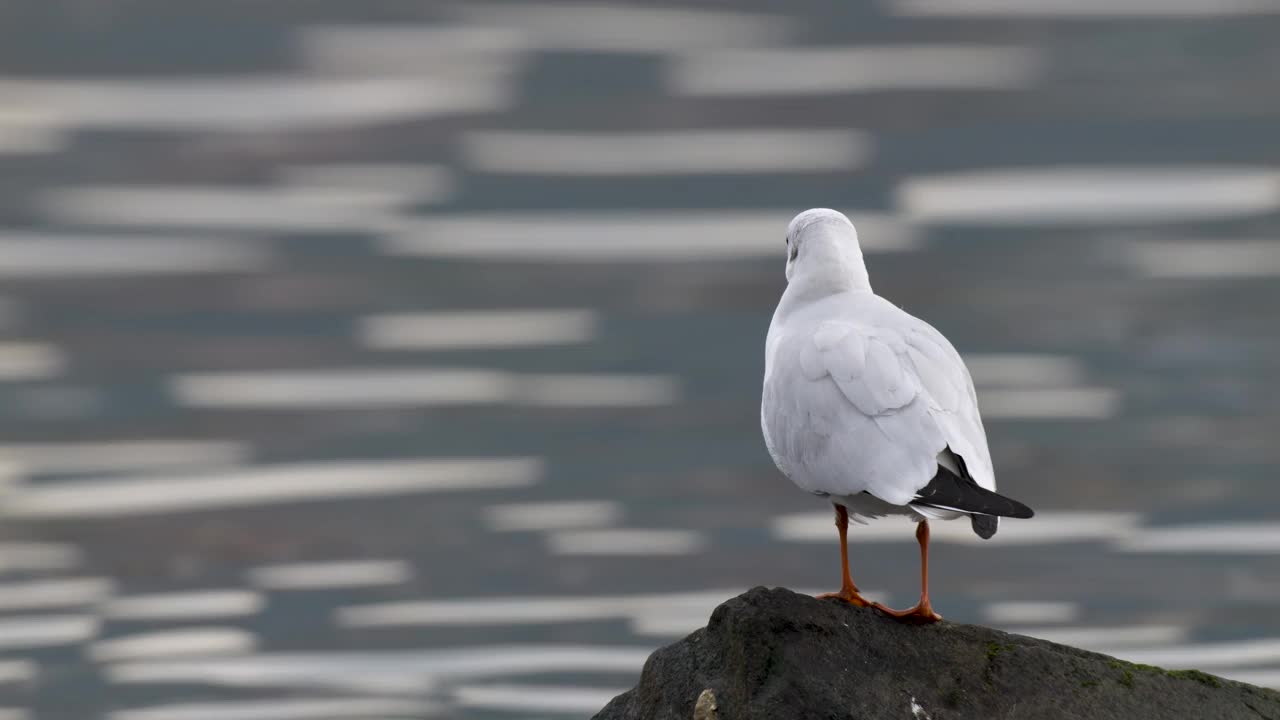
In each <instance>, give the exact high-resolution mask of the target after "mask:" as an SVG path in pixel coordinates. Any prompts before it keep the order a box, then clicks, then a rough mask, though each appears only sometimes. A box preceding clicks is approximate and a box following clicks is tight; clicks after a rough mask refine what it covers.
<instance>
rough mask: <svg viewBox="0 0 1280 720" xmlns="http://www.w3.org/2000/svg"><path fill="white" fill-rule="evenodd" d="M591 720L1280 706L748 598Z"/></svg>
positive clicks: (779, 595) (1265, 693)
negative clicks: (594, 719)
mask: <svg viewBox="0 0 1280 720" xmlns="http://www.w3.org/2000/svg"><path fill="white" fill-rule="evenodd" d="M595 717H596V720H668V719H670V720H677V719H678V720H690V719H691V718H693V719H695V720H755V719H759V720H765V719H768V720H784V719H786V718H832V719H834V718H841V719H842V720H881V719H882V718H883V719H884V720H890V719H892V720H953V719H956V720H958V719H961V718H964V719H968V718H974V719H981V720H989V719H997V718H999V719H1006V718H1007V719H1009V720H1015V719H1018V718H1029V719H1033V720H1054V719H1057V718H1089V719H1090V720H1106V719H1110V718H1114V719H1115V720H1147V719H1150V720H1157V719H1159V720H1168V719H1169V718H1179V719H1182V718H1187V719H1190V718H1196V719H1197V720H1216V719H1219V718H1221V719H1222V720H1227V719H1230V720H1246V719H1247V720H1260V719H1268V720H1280V693H1277V692H1274V691H1271V690H1265V689H1262V688H1257V687H1253V686H1251V685H1244V684H1242V683H1237V682H1232V681H1229V680H1224V679H1222V678H1219V677H1215V676H1213V675H1209V674H1206V673H1203V672H1199V671H1196V670H1164V669H1162V668H1157V667H1152V666H1149V665H1134V664H1132V663H1127V662H1124V661H1121V660H1117V659H1115V658H1111V657H1107V656H1106V655H1099V654H1097V653H1091V652H1086V651H1084V650H1078V649H1076V648H1072V647H1067V646H1064V645H1056V644H1054V643H1051V642H1046V641H1044V640H1036V639H1034V638H1029V637H1024V636H1021V635H1010V634H1008V633H1003V632H1000V631H998V630H991V629H989V628H985V627H980V626H977V625H958V624H955V623H950V622H945V621H944V622H941V623H937V624H934V625H923V626H920V625H904V624H901V623H898V622H896V621H893V620H891V619H889V618H886V617H884V616H882V615H880V614H878V613H876V612H875V611H872V610H863V609H859V608H854V607H851V606H849V605H846V604H843V603H841V602H839V601H837V600H816V599H814V598H812V597H809V596H807V595H798V594H796V593H793V592H791V591H789V590H785V589H782V588H776V589H768V588H755V589H753V590H750V591H748V592H746V593H744V594H743V595H739V596H738V597H736V598H733V599H732V600H729V601H728V602H726V603H724V604H723V605H721V606H720V607H718V608H716V610H715V612H714V613H713V614H712V615H711V621H710V622H709V623H708V624H707V627H705V628H703V629H701V630H697V631H695V632H694V633H693V634H691V635H689V636H688V637H686V638H685V639H683V640H681V641H679V642H677V643H675V644H672V645H668V646H667V647H664V648H661V649H660V650H658V651H656V652H655V653H654V654H653V655H652V656H651V657H650V658H649V660H648V662H646V663H645V666H644V672H643V673H642V674H641V677H640V683H639V684H638V685H637V686H636V687H635V688H634V689H632V690H629V691H628V692H625V693H623V694H622V695H619V696H618V697H617V698H614V700H613V701H612V702H610V703H609V704H608V705H607V706H606V707H605V708H604V709H603V710H601V711H600V712H599V714H597V715H596V716H595Z"/></svg>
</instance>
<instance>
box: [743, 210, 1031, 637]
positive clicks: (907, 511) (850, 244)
mask: <svg viewBox="0 0 1280 720" xmlns="http://www.w3.org/2000/svg"><path fill="white" fill-rule="evenodd" d="M786 249H787V266H786V274H787V288H786V290H785V291H784V292H783V293H782V299H781V300H779V301H778V308H777V310H776V311H775V312H774V314H773V321H772V323H770V325H769V335H768V338H767V339H766V341H765V364H764V388H763V391H762V393H761V401H760V425H761V429H762V430H763V434H764V441H765V446H766V447H767V448H768V449H769V454H770V455H771V456H772V457H773V461H774V463H775V464H776V465H777V466H778V469H779V470H781V471H782V473H783V474H784V475H786V476H787V477H788V478H789V479H790V480H791V481H792V482H793V483H795V484H796V485H797V486H799V487H800V488H801V489H802V490H807V491H809V492H811V493H813V494H815V495H819V496H822V497H826V498H829V499H830V501H831V503H832V504H833V505H834V506H835V511H836V528H837V529H838V531H839V534H840V561H841V565H842V572H841V583H840V590H839V591H838V592H834V593H827V594H825V595H820V596H819V597H820V598H838V599H840V600H843V601H845V602H848V603H850V604H852V605H856V606H858V607H872V608H875V609H877V610H880V611H882V612H884V613H887V614H888V615H890V616H892V617H895V618H899V619H902V620H904V621H907V622H920V623H929V622H936V621H938V620H941V619H942V616H940V615H938V614H937V613H936V612H934V610H933V607H932V605H931V604H930V602H929V521H930V520H953V519H955V518H959V517H965V516H967V517H968V518H969V521H970V523H971V524H972V526H973V531H974V532H975V533H977V534H978V536H979V537H981V538H983V539H987V538H990V537H991V536H992V535H994V534H995V533H996V529H997V528H998V527H999V518H1001V517H1012V518H1029V517H1031V516H1032V515H1033V514H1034V513H1033V512H1032V511H1031V508H1029V507H1027V506H1026V505H1023V504H1022V503H1020V502H1018V501H1016V500H1012V499H1010V498H1007V497H1005V496H1003V495H999V494H997V493H996V492H995V488H996V481H995V473H994V470H993V469H992V466H991V453H990V451H989V450H988V449H987V436H986V433H985V431H984V430H983V428H982V418H981V417H980V416H979V414H978V399H977V395H976V393H975V392H974V389H973V380H972V379H971V378H970V377H969V370H968V368H966V367H965V365H964V361H963V360H961V359H960V354H959V353H958V352H956V349H955V348H954V347H952V345H951V343H950V342H948V341H947V339H946V338H945V337H943V336H942V333H940V332H938V331H937V330H935V329H934V328H933V327H932V326H931V325H929V324H928V323H926V322H925V321H923V320H921V319H919V318H916V317H914V316H912V315H910V314H908V313H907V312H906V311H904V310H902V309H901V308H899V307H898V306H897V305H894V304H893V303H891V302H889V301H888V300H885V299H884V298H882V297H880V296H879V295H876V294H875V292H873V291H872V289H871V283H870V281H869V280H868V278H867V267H866V264H865V263H864V262H863V260H862V250H861V248H859V246H858V233H857V231H856V230H855V229H854V227H853V223H851V222H849V218H847V217H845V216H844V215H843V214H841V213H839V212H836V211H835V210H827V209H825V208H815V209H813V210H806V211H805V212H802V213H800V214H799V215H797V216H796V217H795V219H793V220H792V221H791V224H790V226H789V227H788V228H787V239H786ZM850 515H852V516H853V518H854V520H855V521H856V522H859V523H862V524H866V522H867V520H868V519H872V518H879V517H884V516H887V515H905V516H906V517H908V518H910V519H911V520H913V521H914V522H916V523H917V525H916V540H917V542H918V543H919V544H920V585H921V591H920V602H919V603H918V604H917V605H916V606H915V607H913V608H911V609H909V610H892V609H890V608H887V607H885V606H884V605H881V604H879V603H872V602H870V601H868V600H867V599H866V598H864V597H862V595H860V594H859V593H858V587H857V586H856V585H854V584H853V579H852V578H851V577H850V575H849V550H848V545H847V532H848V528H849V517H850Z"/></svg>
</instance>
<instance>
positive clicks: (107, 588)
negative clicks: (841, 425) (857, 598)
mask: <svg viewBox="0 0 1280 720" xmlns="http://www.w3.org/2000/svg"><path fill="white" fill-rule="evenodd" d="M1278 37H1280V3H1277V2H1274V1H1268V0H1196V1H1191V0H1108V1H1106V2H1103V1H1101V0H1070V1H1068V0H883V1H882V2H876V3H870V2H850V3H836V4H831V3H816V2H786V3H784V2H780V1H779V2H767V1H765V0H745V1H742V2H693V0H688V1H687V2H683V3H681V2H680V0H671V2H670V3H669V4H666V5H662V6H658V5H652V4H647V3H635V4H630V5H627V4H621V3H618V4H589V5H579V4H575V3H567V2H566V3H541V2H538V3H534V2H509V3H508V2H472V1H469V0H457V1H456V2H446V1H440V2H410V1H409V0H364V1H362V2H359V3H352V2H337V1H336V0H272V1H271V2H264V1H263V0H216V1H215V0H182V1H181V2H177V1H175V0H92V1H91V0H82V1H73V0H48V1H45V2H34V1H32V2H23V1H21V0H19V1H18V2H4V3H0V334H2V335H0V337H2V338H3V339H2V340H0V481H2V482H0V487H2V493H3V494H2V496H0V514H2V517H0V538H2V541H0V573H3V576H2V577H0V706H3V709H0V718H3V719H4V720H10V719H16V718H24V719H25V718H110V719H111V720H151V719H153V718H165V719H167V720H203V719H205V718H216V719H218V720H228V719H230V720H259V719H261V720H272V719H276V718H280V719H295V720H296V719H301V720H307V719H311V718H316V719H321V718H427V717H432V718H434V717H441V718H462V717H467V718H536V719H542V720H549V719H552V718H570V717H584V716H587V715H589V714H591V713H592V712H593V711H594V710H595V709H598V708H599V707H600V706H602V705H603V704H604V703H605V702H606V701H607V700H608V699H609V698H610V697H611V696H612V695H613V694H614V693H616V692H619V691H621V690H623V689H625V688H627V687H629V686H630V685H631V684H633V683H634V681H635V679H636V678H637V676H638V673H639V670H640V667H641V664H642V662H643V660H644V659H645V657H646V656H647V655H648V653H649V652H650V651H651V650H652V649H653V648H655V647H657V646H659V645H661V644H664V643H666V642H670V641H671V640H673V639H675V638H677V637H680V636H682V635H683V634H684V633H686V632H688V631H690V630H692V629H693V628H695V627H699V626H701V625H702V624H704V623H705V621H706V618H707V616H708V614H709V612H710V610H711V608H713V607H714V606H715V604H717V602H718V601H720V600H723V599H725V598H727V597H729V596H730V595H732V594H736V593H738V592H740V591H742V590H745V589H746V588H748V587H751V586H754V585H760V584H767V585H786V586H789V587H792V588H796V589H800V590H803V591H823V590H832V589H834V588H835V587H836V585H837V584H838V580H839V575H838V565H837V557H838V556H837V546H836V540H835V532H834V529H833V527H832V525H831V515H830V510H829V508H828V507H827V506H826V505H825V504H824V503H823V502H822V501H820V500H817V499H815V498H812V497H809V496H806V495H805V494H804V493H802V492H800V491H798V490H796V489H795V488H794V487H793V486H791V484H790V483H789V482H787V481H786V480H785V479H784V478H782V477H781V476H780V475H779V474H778V473H777V472H776V471H775V470H774V468H773V466H772V464H771V463H770V461H769V458H768V456H767V455H766V453H765V451H764V448H763V444H762V442H761V440H760V433H759V429H758V412H759V411H758V402H759V385H760V376H761V370H762V365H763V362H762V352H763V341H764V334H765V330H766V328H767V326H768V323H769V318H770V314H771V312H772V309H773V306H774V304H775V302H776V300H777V297H778V295H779V293H780V292H781V290H782V287H783V283H784V279H783V261H784V258H783V234H784V230H785V227H786V223H787V221H788V220H789V219H790V217H791V216H792V215H793V214H794V213H795V212H797V211H799V210H802V209H805V208H807V207H811V206H829V207H834V208H838V209H841V210H845V211H847V212H848V213H849V214H850V215H851V216H852V217H853V219H854V221H855V222H856V223H857V225H858V227H859V230H860V234H861V236H862V238H863V242H864V244H865V246H866V249H867V251H868V263H869V266H870V271H871V277H872V280H873V282H874V284H875V286H876V288H877V290H878V291H879V292H880V293H881V294H883V295H885V296H887V297H889V298H890V299H892V300H893V301H895V302H897V303H899V304H901V305H902V306H904V307H905V308H906V309H907V310H908V311H910V312H912V313H914V314H917V315H919V316H921V317H924V318H926V319H928V320H929V321H930V322H932V323H933V324H934V325H935V326H937V327H938V328H939V329H941V330H942V331H943V332H944V333H946V334H947V335H948V336H949V337H950V338H952V340H953V341H954V342H955V344H956V345H957V346H958V347H959V348H960V350H961V351H962V352H963V353H964V355H965V357H966V359H967V361H968V363H969V366H970V368H971V369H972V372H973V375H974V377H975V380H976V383H977V386H978V393H979V398H980V404H981V407H982V410H983V415H984V417H985V418H986V421H987V429H988V434H989V436H990V441H991V448H992V451H993V455H994V458H995V462H996V469H997V477H998V479H999V481H1000V483H1001V487H1002V488H1004V489H1005V490H1006V491H1007V492H1008V493H1009V494H1010V495H1012V496H1014V497H1017V498H1019V499H1022V500H1024V501H1026V502H1027V503H1029V504H1030V505H1032V506H1033V507H1035V508H1037V510H1038V511H1039V512H1040V514H1039V515H1038V516H1037V518H1036V519H1035V520H1034V521H1031V522H1006V523H1004V525H1003V527H1002V530H1001V532H1000V534H999V535H997V536H996V538H995V539H993V540H991V541H989V542H981V541H979V540H978V539H977V538H976V537H975V536H973V535H972V534H970V533H969V531H968V528H967V523H952V524H948V525H945V526H943V527H938V528H936V529H935V538H936V539H938V540H939V542H938V543H937V545H936V548H935V552H934V555H933V557H934V562H933V584H932V587H933V590H934V593H935V605H936V606H937V607H938V608H939V610H940V611H941V612H942V613H943V614H944V615H946V616H947V617H948V618H949V619H952V620H957V621H966V622H982V623H987V624H992V625H995V626H998V627H1002V628H1006V629H1010V630H1014V631H1017V632H1022V633H1027V634H1031V635H1036V636H1039V637H1044V638H1049V639H1053V640H1059V641H1062V642H1067V643H1071V644H1075V645H1079V646H1083V647H1086V648H1092V649H1097V650H1101V651H1105V652H1111V653H1116V654H1119V655H1121V656H1124V657H1127V658H1130V659H1133V660H1136V661H1141V662H1151V663H1158V664H1165V665H1170V666H1176V667H1199V668H1202V669H1204V670H1207V671H1210V672H1214V673H1219V674H1222V675H1225V676H1228V677H1235V678H1239V679H1242V680H1247V681H1250V682H1255V683H1260V684H1265V685H1272V686H1280V614H1277V613H1276V605H1277V598H1280V561H1278V554H1280V523H1278V522H1277V520H1278V519H1280V512H1278V511H1277V503H1278V502H1280V485H1278V484H1277V482H1276V473H1277V470H1278V469H1280V443H1277V438H1278V436H1280V410H1277V407H1280V385H1277V381H1276V380H1277V373H1278V372H1280V320H1278V319H1277V312H1278V310H1280V282H1278V281H1277V280H1278V278H1280V163H1278V161H1280V92H1278V91H1277V84H1276V75H1277V72H1278V71H1280V43H1277V42H1276V39H1277V38H1278ZM851 557H852V564H853V569H854V576H855V578H857V579H858V581H859V583H860V584H861V585H862V587H863V588H864V589H866V590H870V591H871V594H872V595H874V596H876V597H878V598H880V599H884V600H886V601H888V602H890V603H892V604H898V605H906V604H909V603H910V602H912V601H913V599H914V597H915V593H916V592H917V564H916V563H917V555H916V549H915V545H914V540H913V537H912V529H911V526H910V525H909V524H907V523H905V522H902V521H901V520H896V521H895V520H884V521H880V522H879V523H876V524H874V525H871V526H869V527H856V528H855V529H854V530H853V531H852V532H851Z"/></svg>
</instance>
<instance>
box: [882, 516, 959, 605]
mask: <svg viewBox="0 0 1280 720" xmlns="http://www.w3.org/2000/svg"><path fill="white" fill-rule="evenodd" d="M916 541H917V542H919V543H920V602H919V603H918V604H917V605H916V606H915V607H913V608H911V609H910V610H892V609H890V608H887V607H885V606H884V605H881V604H880V603H875V604H873V605H872V607H874V608H875V609H877V610H879V611H880V612H882V613H885V614H886V615H890V616H892V617H896V618H898V619H900V620H904V621H907V622H913V623H933V622H938V621H939V620H941V619H942V616H941V615H939V614H938V613H936V612H934V611H933V606H932V605H930V604H929V521H928V520H921V521H920V523H919V524H918V525H916Z"/></svg>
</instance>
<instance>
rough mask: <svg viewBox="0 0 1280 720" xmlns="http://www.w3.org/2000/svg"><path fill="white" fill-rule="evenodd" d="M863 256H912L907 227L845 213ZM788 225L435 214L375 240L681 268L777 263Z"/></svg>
mask: <svg viewBox="0 0 1280 720" xmlns="http://www.w3.org/2000/svg"><path fill="white" fill-rule="evenodd" d="M848 215H849V217H850V218H851V219H852V220H853V222H854V224H855V225H857V226H858V240H859V243H860V244H861V246H862V249H863V251H865V252H868V253H874V252H892V251H905V250H912V249H915V248H916V247H917V242H918V238H917V237H916V234H915V232H914V230H912V228H911V227H910V226H908V225H907V224H906V223H905V222H902V221H900V220H899V219H897V218H895V217H893V216H889V215H883V214H876V213H865V212H856V211H855V212H850V213H848ZM785 231H786V223H785V222H784V221H781V220H779V218H778V213H776V212H758V211H749V210H741V211H733V212H716V211H685V210H680V211H664V212H662V213H661V214H655V213H634V212H615V211H600V212H582V213H556V212H546V213H494V214H474V215H462V214H458V215H440V216H436V217H433V218H422V219H414V220H411V221H406V222H405V223H404V224H403V226H402V227H398V228H395V229H394V231H393V232H392V233H391V234H390V235H388V236H387V237H385V238H383V239H382V240H381V241H380V247H381V248H382V250H383V251H384V252H386V253H388V254H392V255H420V256H424V257H456V258H470V259H477V260H511V261H526V262H579V263H600V262H611V263H622V262H666V263H672V262H687V261H691V260H731V259H753V258H762V257H767V258H776V257H779V256H780V255H781V252H780V250H779V243H780V242H782V241H781V240H780V238H781V236H782V234H784V233H785Z"/></svg>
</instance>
